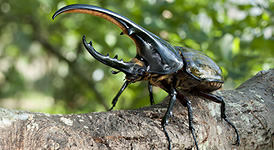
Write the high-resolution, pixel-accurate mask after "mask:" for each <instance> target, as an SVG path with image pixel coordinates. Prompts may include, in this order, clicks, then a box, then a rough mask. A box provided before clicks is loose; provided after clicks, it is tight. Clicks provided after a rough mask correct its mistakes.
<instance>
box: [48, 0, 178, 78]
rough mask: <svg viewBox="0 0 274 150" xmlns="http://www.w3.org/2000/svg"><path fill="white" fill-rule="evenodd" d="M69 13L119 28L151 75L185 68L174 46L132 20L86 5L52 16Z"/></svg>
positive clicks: (77, 5)
mask: <svg viewBox="0 0 274 150" xmlns="http://www.w3.org/2000/svg"><path fill="white" fill-rule="evenodd" d="M67 12H78V13H85V14H90V15H94V16H98V17H101V18H104V19H106V20H108V21H110V22H112V23H114V24H115V25H117V26H118V27H119V28H121V29H122V31H123V32H122V33H123V34H126V35H128V36H129V37H130V38H131V39H132V40H133V41H134V43H135V44H136V47H137V55H136V56H138V58H142V60H144V61H145V63H146V64H147V67H148V68H149V69H148V70H147V71H148V72H150V73H160V74H169V73H173V72H175V71H177V70H179V69H181V68H182V67H183V60H182V58H181V55H180V53H179V51H178V50H176V49H175V47H174V46H172V45H171V44H169V43H168V42H166V41H165V40H163V39H161V38H160V37H158V36H156V35H155V34H153V33H151V32H149V31H147V30H146V29H144V28H142V27H141V26H139V25H137V24H136V23H134V22H132V21H131V20H129V19H127V18H126V17H124V16H121V15H119V14H117V13H115V12H112V11H110V10H107V9H104V8H100V7H96V6H92V5H84V4H75V5H69V6H65V7H63V8H61V9H59V10H58V11H56V12H55V14H54V15H53V16H52V18H53V19H54V18H55V17H56V16H57V15H59V14H61V13H67Z"/></svg>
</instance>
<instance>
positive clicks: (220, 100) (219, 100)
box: [197, 91, 240, 145]
mask: <svg viewBox="0 0 274 150" xmlns="http://www.w3.org/2000/svg"><path fill="white" fill-rule="evenodd" d="M197 93H198V94H199V95H200V96H203V97H205V98H207V99H209V100H212V101H214V102H216V103H221V118H223V119H224V120H225V121H226V122H227V123H228V124H229V125H231V126H232V127H233V128H234V130H235V132H236V135H237V141H236V143H235V145H240V136H239V133H238V130H237V128H236V127H235V125H234V124H233V123H231V122H230V121H229V120H228V119H227V117H226V114H225V101H224V100H223V98H222V97H220V96H217V95H214V94H210V93H205V92H202V91H198V92H197Z"/></svg>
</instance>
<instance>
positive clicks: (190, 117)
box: [178, 93, 199, 150]
mask: <svg viewBox="0 0 274 150" xmlns="http://www.w3.org/2000/svg"><path fill="white" fill-rule="evenodd" d="M178 100H179V102H180V103H181V104H182V105H184V106H185V107H187V111H188V121H189V122H188V124H189V130H190V131H191V134H192V136H193V139H194V142H195V146H196V148H197V150H199V147H198V143H197V140H196V136H195V133H194V131H195V128H194V126H193V111H192V106H191V102H190V101H189V100H188V99H187V98H186V97H185V96H184V95H182V94H181V93H179V94H178Z"/></svg>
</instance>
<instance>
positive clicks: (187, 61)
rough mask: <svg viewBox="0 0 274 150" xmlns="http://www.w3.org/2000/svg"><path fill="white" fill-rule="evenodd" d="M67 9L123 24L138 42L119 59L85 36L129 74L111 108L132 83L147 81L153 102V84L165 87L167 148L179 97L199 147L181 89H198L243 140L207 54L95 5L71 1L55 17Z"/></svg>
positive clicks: (111, 63) (220, 78)
mask: <svg viewBox="0 0 274 150" xmlns="http://www.w3.org/2000/svg"><path fill="white" fill-rule="evenodd" d="M68 12H75V13H85V14H90V15H94V16H98V17H101V18H104V19H106V20H108V21H110V22H112V23H114V24H115V25H117V26H118V27H119V28H121V29H122V33H121V34H125V35H127V36H129V37H130V38H131V39H132V40H133V41H134V43H135V44H136V47H137V54H136V57H135V58H133V59H132V60H131V61H129V62H124V61H123V60H118V59H117V55H116V56H115V57H114V58H110V57H109V56H108V55H106V56H104V55H102V54H100V53H98V52H97V51H96V50H95V49H94V48H93V46H92V43H91V42H89V43H87V42H86V40H85V36H84V37H83V43H84V46H85V47H86V49H87V50H88V52H89V53H90V54H91V55H92V56H93V57H94V58H95V59H97V60H98V61H100V62H102V63H104V64H105V65H108V66H110V67H112V68H115V69H117V70H119V71H121V72H123V73H125V74H126V81H125V83H124V85H123V86H122V88H121V89H120V91H119V92H118V93H117V95H116V96H115V97H114V99H113V101H112V107H111V109H113V108H114V106H115V104H116V102H117V101H118V98H119V96H120V95H121V94H122V92H123V91H124V90H125V89H126V87H127V86H128V85H129V84H130V83H134V82H137V81H148V89H149V95H150V103H151V104H154V100H153V94H152V86H158V87H160V88H162V89H163V90H165V91H166V92H167V93H169V96H170V102H169V105H168V108H167V111H166V113H165V115H164V117H163V119H162V122H161V124H162V127H163V130H164V133H165V135H166V137H167V139H168V142H169V147H168V148H169V149H171V144H170V139H169V136H168V133H167V131H166V129H165V126H166V125H167V124H168V119H169V117H170V116H171V112H172V108H173V105H174V102H175V100H176V99H178V100H179V101H180V103H182V104H183V105H184V106H186V107H187V109H188V117H189V130H190V131H191V133H192V136H193V139H194V142H195V145H196V148H197V149H198V144H197V141H196V138H195V134H194V127H193V123H192V121H193V114H192V107H191V102H190V101H189V100H188V99H187V98H186V97H185V96H184V95H183V94H182V93H180V92H179V91H184V92H189V93H193V92H195V93H196V94H198V95H199V96H202V97H205V98H207V99H210V100H212V101H214V102H217V103H220V104H221V117H222V118H223V119H224V120H225V121H226V122H227V123H228V124H230V125H231V126H232V127H233V128H234V129H235V132H236V134H237V141H236V144H237V145H238V144H239V143H240V138H239V134H238V131H237V129H236V127H235V126H234V124H232V123H231V122H230V121H229V120H228V119H227V117H226V114H225V102H224V101H223V99H222V98H221V97H219V96H217V95H213V94H211V93H210V92H211V91H214V90H217V89H219V88H221V86H222V84H223V76H222V71H221V69H220V68H219V67H218V66H217V65H216V63H215V62H214V61H212V60H211V59H210V58H209V57H208V56H206V55H205V54H204V53H202V52H200V51H196V50H193V49H189V48H184V47H178V46H172V45H171V44H169V43H168V42H166V41H164V40H163V39H161V38H160V37H158V36H156V35H155V34H153V33H151V32H149V31H147V30H146V29H144V28H143V27H141V26H139V25H137V24H135V23H134V22H132V21H130V20H129V19H127V18H125V17H123V16H121V15H119V14H117V13H114V12H112V11H110V10H106V9H103V8H100V7H96V6H91V5H83V4H75V5H69V6H66V7H63V8H61V9H59V10H58V11H57V12H55V14H54V15H53V19H54V18H55V17H56V16H57V15H59V14H61V13H68ZM113 73H117V72H113Z"/></svg>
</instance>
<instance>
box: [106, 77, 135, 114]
mask: <svg viewBox="0 0 274 150" xmlns="http://www.w3.org/2000/svg"><path fill="white" fill-rule="evenodd" d="M129 84H130V82H129V81H126V82H125V83H124V84H123V86H122V88H121V89H120V91H119V92H118V93H117V95H116V96H115V97H114V98H113V100H112V107H111V108H110V109H109V111H110V110H112V109H113V108H114V107H115V105H116V103H117V101H118V98H119V97H120V95H121V94H122V93H123V91H124V90H125V89H126V88H127V86H128V85H129Z"/></svg>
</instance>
